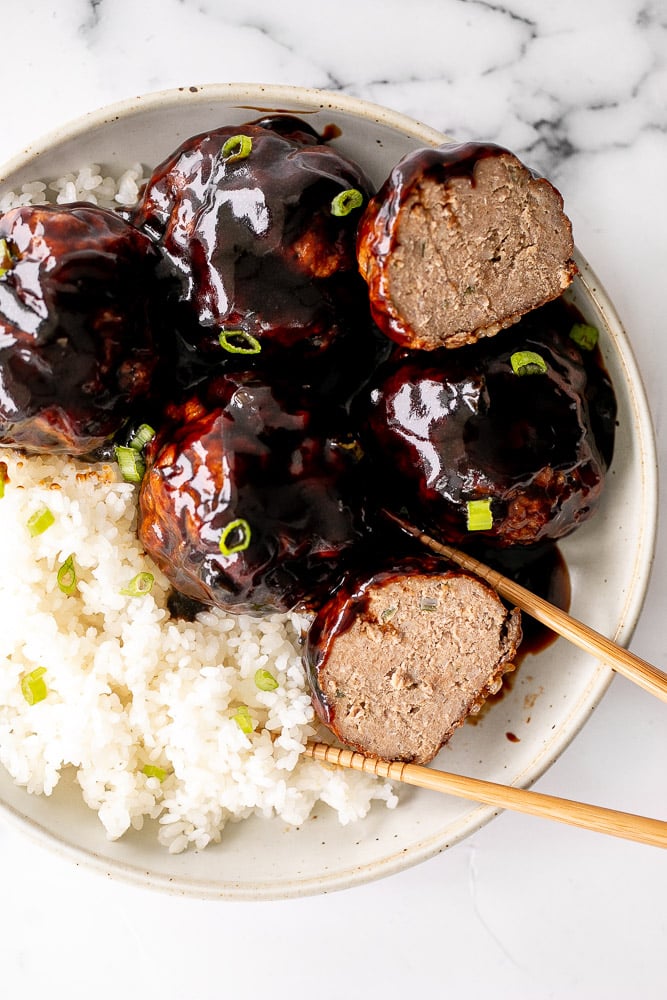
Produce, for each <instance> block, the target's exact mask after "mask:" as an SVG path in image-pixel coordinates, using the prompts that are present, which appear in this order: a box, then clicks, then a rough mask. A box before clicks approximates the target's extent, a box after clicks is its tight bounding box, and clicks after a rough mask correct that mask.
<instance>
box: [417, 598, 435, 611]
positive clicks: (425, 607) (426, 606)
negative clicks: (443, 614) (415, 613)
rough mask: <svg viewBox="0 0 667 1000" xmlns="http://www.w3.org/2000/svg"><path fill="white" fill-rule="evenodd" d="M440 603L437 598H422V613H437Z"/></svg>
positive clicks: (420, 607)
mask: <svg viewBox="0 0 667 1000" xmlns="http://www.w3.org/2000/svg"><path fill="white" fill-rule="evenodd" d="M437 609H438V602H437V601H436V599H435V597H422V599H421V600H420V602H419V610H420V611H437Z"/></svg>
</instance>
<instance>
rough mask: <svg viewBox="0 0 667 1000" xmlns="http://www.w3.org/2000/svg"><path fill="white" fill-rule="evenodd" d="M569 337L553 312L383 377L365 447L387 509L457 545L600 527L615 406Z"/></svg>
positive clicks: (416, 359) (417, 358)
mask: <svg viewBox="0 0 667 1000" xmlns="http://www.w3.org/2000/svg"><path fill="white" fill-rule="evenodd" d="M571 326H572V321H571V319H570V318H569V313H568V310H567V309H566V307H565V306H564V305H563V304H562V303H554V304H552V305H550V306H546V307H544V308H543V309H542V310H537V311H535V312H534V313H532V314H531V316H530V317H526V318H525V319H524V320H522V322H521V323H520V324H518V325H517V327H515V328H514V329H513V330H511V331H509V330H508V331H506V332H505V333H503V334H501V335H499V336H498V337H496V338H494V340H492V341H486V342H482V343H480V344H477V345H474V346H471V347H466V348H461V350H459V351H444V350H443V351H438V352H429V353H419V354H412V355H410V356H404V357H402V358H399V359H398V360H395V361H393V362H391V363H390V364H389V366H388V367H385V369H384V371H383V372H382V374H380V375H379V376H378V380H377V381H376V383H375V385H374V386H373V388H372V389H371V391H370V407H369V411H368V434H367V438H366V444H367V447H368V451H369V453H371V454H372V456H373V461H374V463H375V469H374V477H375V480H376V482H377V485H378V490H379V501H378V502H379V503H381V504H384V505H385V506H388V507H390V508H391V509H393V510H395V511H399V510H400V509H401V508H403V509H404V511H407V512H408V513H409V515H410V517H411V518H412V519H413V521H414V522H415V523H416V524H417V525H419V526H420V527H422V528H424V529H425V530H427V531H428V532H430V533H431V534H434V535H435V536H436V537H438V538H441V539H443V540H446V541H449V542H452V543H454V544H461V543H468V542H470V541H472V540H479V539H483V540H484V542H489V543H493V544H495V545H499V546H509V545H529V544H532V543H534V542H538V541H544V540H555V539H558V538H562V537H563V536H565V535H567V534H569V533H570V532H571V531H572V530H573V529H574V528H576V527H577V525H579V524H581V523H582V522H583V521H585V520H586V519H587V518H588V517H590V516H591V514H592V513H593V512H594V511H595V510H596V508H597V505H598V502H599V499H600V495H601V492H602V487H603V482H604V474H605V471H606V468H607V464H608V462H609V460H610V459H611V453H612V447H613V430H614V417H615V403H614V395H613V391H612V389H611V386H610V384H609V382H608V379H607V378H606V376H605V375H604V373H603V372H602V371H601V370H600V369H599V368H596V366H595V365H594V364H593V363H592V362H591V363H590V364H584V361H583V358H582V353H581V352H580V351H579V349H578V347H577V346H576V345H575V343H574V342H573V341H572V340H571V339H570V338H569V336H568V334H567V333H566V332H565V330H566V329H569V328H570V327H571Z"/></svg>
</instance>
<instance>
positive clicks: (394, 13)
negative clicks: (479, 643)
mask: <svg viewBox="0 0 667 1000" xmlns="http://www.w3.org/2000/svg"><path fill="white" fill-rule="evenodd" d="M3 13H4V14H5V18H4V22H3V46H2V50H3V51H2V94H3V101H2V127H1V128H0V162H1V161H4V160H5V159H8V158H9V157H10V156H13V155H14V154H15V153H17V152H19V151H20V149H21V148H22V147H23V146H24V145H25V144H26V143H28V142H29V141H30V140H32V139H34V138H36V137H39V136H40V135H41V134H42V133H44V132H46V131H49V130H50V129H52V128H53V127H54V126H56V125H58V124H61V123H63V122H65V121H67V120H69V119H71V118H74V117H75V116H77V115H79V114H80V113H82V112H84V111H88V110H92V109H94V108H96V107H99V106H101V105H104V104H107V103H109V102H112V101H116V100H119V99H122V98H124V97H128V96H132V95H135V94H138V93H143V92H147V91H153V90H160V89H163V88H169V87H174V86H182V85H189V84H193V83H206V82H224V81H228V80H229V81H238V82H241V81H264V82H274V83H288V84H298V85H305V86H309V87H321V88H327V89H330V90H334V91H340V92H343V93H346V94H350V95H354V96H358V97H362V98H365V99H368V100H371V101H375V102H377V103H380V104H385V105H388V106H389V107H391V108H394V109H396V110H398V111H401V112H404V113H406V114H408V115H411V116H413V117H415V118H418V119H420V120H421V121H423V122H425V123H427V124H429V125H432V126H434V127H436V128H438V129H441V130H443V131H445V132H447V133H449V134H451V135H452V136H454V137H456V138H460V139H465V138H485V139H489V140H495V141H498V142H500V143H502V144H504V145H506V146H509V147H510V148H512V149H513V150H515V151H516V152H517V153H518V154H519V155H520V156H521V157H523V158H524V159H526V160H527V161H528V162H530V164H531V165H532V166H534V167H535V168H537V170H539V171H540V172H542V173H544V174H546V175H548V176H549V177H550V179H552V180H553V181H554V183H555V184H556V185H557V186H558V187H559V189H560V190H561V192H562V193H563V195H564V198H565V203H566V206H567V209H568V212H569V214H570V216H571V218H572V221H573V226H574V231H575V238H576V242H577V245H578V247H579V249H580V250H581V251H582V252H583V254H584V256H585V257H587V258H588V259H589V260H590V261H591V262H592V264H593V266H594V268H595V270H596V272H597V273H598V276H599V277H600V279H601V280H602V282H603V284H604V285H605V286H606V288H607V289H608V291H609V292H610V294H611V296H612V298H613V299H614V302H615V305H616V308H617V310H618V312H619V314H620V316H621V318H622V320H623V322H624V324H625V326H626V329H627V331H628V333H629V336H630V339H631V342H632V346H633V349H634V352H635V355H636V358H637V361H638V364H639V367H640V369H641V371H642V373H643V377H644V380H645V386H646V390H647V394H648V398H649V403H650V406H651V409H652V414H653V418H654V423H655V428H656V433H657V441H658V450H659V460H660V461H661V462H662V457H663V456H662V453H661V451H662V433H663V430H664V422H665V399H666V398H667V337H666V336H665V323H666V321H665V314H664V305H663V301H662V290H663V284H664V281H665V277H664V275H665V268H666V267H667V237H666V235H665V234H666V233H667V196H666V194H665V192H666V190H667V185H666V184H665V178H666V177H667V100H666V97H667V12H666V10H665V6H664V3H663V2H661V0H588V2H587V3H581V2H575V0H560V2H559V3H558V4H548V5H547V4H537V3H534V2H530V0H504V2H501V0H411V2H410V3H407V2H404V0H384V2H383V3H381V4H380V3H378V2H373V0H371V2H369V3H367V4H360V3H359V2H358V0H337V2H336V3H335V4H333V3H328V2H326V0H325V2H323V3H320V4H315V3H312V2H306V0H282V2H281V3H268V2H265V0H245V2H244V3H243V4H232V3H230V2H228V0H143V2H136V0H59V2H58V3H57V4H56V3H49V2H46V0H44V2H41V0H24V2H23V3H22V4H20V5H12V8H11V14H9V12H8V11H3ZM664 469H665V466H664V465H663V466H662V472H661V488H663V489H664V485H665V484H664V482H663V481H662V480H663V476H664ZM666 584H667V538H666V537H665V530H664V525H661V526H660V528H659V532H658V541H657V550H656V557H655V564H654V570H653V575H652V580H651V584H650V588H649V592H648V596H647V599H646V602H645V606H644V609H643V612H642V615H641V618H640V621H639V625H638V627H637V629H636V632H635V635H634V638H633V640H632V644H631V645H632V648H633V649H634V651H635V652H637V653H638V654H639V655H640V656H642V657H644V658H645V659H647V660H649V661H651V662H654V663H657V664H661V665H663V666H664V665H665V664H667V639H666V638H665V632H664V631H663V626H664V608H663V600H664V598H663V593H664V590H665V585H666ZM0 613H1V612H0ZM666 761H667V706H665V705H664V704H661V703H659V702H658V701H657V700H656V699H653V698H651V697H650V696H649V695H647V694H644V693H643V692H642V691H640V690H639V689H638V688H636V687H635V686H633V685H632V684H630V683H629V682H627V681H625V680H623V679H622V678H616V679H615V680H614V682H613V684H612V686H611V688H610V690H609V691H608V693H607V694H606V695H605V697H604V699H603V700H602V702H601V704H600V706H599V707H598V709H597V710H596V711H595V713H594V714H593V717H592V718H591V720H590V722H589V723H588V724H587V725H586V726H585V728H584V729H583V731H582V732H581V733H580V734H579V736H578V737H577V738H576V739H575V740H574V742H573V743H572V745H571V746H570V747H569V749H568V750H567V751H566V752H565V753H564V754H563V755H562V757H561V758H560V759H559V760H558V761H557V762H556V764H555V765H554V766H553V767H551V768H550V769H549V771H548V772H547V774H546V775H545V776H544V777H543V778H542V779H541V780H540V781H539V782H538V784H537V786H536V787H537V788H538V789H540V790H542V791H547V792H550V793H553V794H556V795H562V796H565V797H569V798H578V799H582V800H584V801H593V802H597V803H600V804H605V805H608V806H612V807H615V808H619V809H626V810H628V811H634V812H638V813H644V814H646V815H654V816H662V817H667V792H666V779H665V770H666V769H665V762H666ZM0 884H1V885H2V893H1V894H0V956H2V962H1V972H0V981H1V982H2V988H3V994H5V995H7V996H14V997H20V998H32V997H35V998H36V997H42V996H44V995H49V996H50V997H63V998H64V997H67V998H68V1000H76V998H79V997H81V998H83V997H89V996H91V995H93V996H95V997H96V998H97V1000H107V998H116V997H120V996H129V997H139V996H155V995H158V993H159V995H161V996H162V997H163V998H164V1000H172V998H174V1000H175V998H177V997H178V998H180V997H182V996H189V997H193V998H195V1000H200V998H208V997H214V996H219V995H221V994H223V993H224V994H225V995H231V996H236V997H238V996H242V995H244V994H247V993H248V992H250V991H252V992H255V991H256V990H257V989H261V990H262V991H264V990H266V991H267V992H268V993H270V995H271V996H272V997H274V998H276V1000H278V998H282V997H287V996H288V995H290V994H291V992H292V990H293V988H294V987H296V988H297V989H299V988H302V989H310V990H313V991H314V992H315V993H316V995H317V996H318V997H320V998H322V1000H325V998H327V1000H328V998H333V997H338V996H340V995H341V994H342V993H346V994H348V995H349V996H351V997H353V998H355V997H361V996H370V997H373V996H382V997H383V998H384V1000H391V998H394V997H396V998H398V997H402V996H404V995H405V994H406V993H408V992H413V991H415V990H420V989H422V988H423V987H430V988H431V989H433V990H439V991H441V992H442V993H443V994H444V993H445V992H446V993H447V994H450V993H451V994H452V995H453V994H456V995H457V996H459V997H473V998H475V997H482V996H487V995H489V993H492V995H493V996H494V997H496V998H505V997H507V998H512V1000H518V998H521V997H526V998H530V1000H547V998H560V997H563V998H568V1000H573V998H586V1000H591V998H596V997H604V998H605V1000H612V998H615V997H619V998H620V997H625V996H626V995H631V996H641V997H643V998H646V1000H650V998H654V997H655V998H658V997H662V996H664V980H665V974H664V948H665V934H666V932H667V864H666V861H665V855H664V854H662V853H661V852H660V851H659V850H658V849H656V848H650V847H644V846H639V845H636V844H631V843H628V842H625V841H620V840H615V839H612V838H608V837H603V836H601V835H596V834H591V833H585V832H582V831H578V830H575V829H572V828H569V827H564V826H558V825H556V824H551V823H548V822H546V821H542V820H537V819H530V818H527V817H520V816H517V815H511V814H509V813H506V814H503V815H502V816H500V817H499V818H497V819H496V820H494V821H493V822H492V823H490V824H489V825H487V826H486V827H485V828H483V829H482V830H480V831H479V832H478V833H476V834H474V835H473V836H471V837H469V838H468V839H467V840H465V841H464V842H463V843H461V844H460V845H458V846H457V847H455V848H453V849H451V850H449V851H446V852H445V853H443V854H441V855H439V856H438V857H436V858H434V859H433V860H431V861H429V862H426V863H424V864H422V865H420V866H418V867H416V868H413V869H410V870H408V871H405V872H403V873H401V874H399V875H395V876H393V877H391V878H388V879H385V880H383V881H380V882H376V883H373V884H370V885H365V886H361V887H359V888H355V889H350V890H346V891H343V892H338V893H335V894H333V895H329V896H319V897H312V898H305V899H294V900H288V901H283V902H275V903H267V902H262V903H224V902H203V901H197V900H191V899H181V898H172V897H164V896H161V895H157V894H153V893H152V892H150V891H147V890H142V889H139V888H135V887H132V886H127V885H125V884H122V883H119V882H113V881H110V880H107V879H105V878H104V877H103V876H100V875H99V874H95V873H91V872H88V871H87V870H84V869H81V868H79V867H77V866H75V865H74V864H72V863H71V862H69V861H64V860H62V859H61V858H59V857H57V856H55V855H53V854H52V853H50V852H49V851H47V850H45V849H44V848H43V847H39V846H36V845H35V844H33V843H32V842H31V841H30V840H28V839H27V838H26V837H25V836H24V835H23V834H21V833H19V832H17V831H16V830H15V829H14V828H13V827H12V826H10V825H9V824H8V823H7V821H6V819H5V818H4V817H2V816H0Z"/></svg>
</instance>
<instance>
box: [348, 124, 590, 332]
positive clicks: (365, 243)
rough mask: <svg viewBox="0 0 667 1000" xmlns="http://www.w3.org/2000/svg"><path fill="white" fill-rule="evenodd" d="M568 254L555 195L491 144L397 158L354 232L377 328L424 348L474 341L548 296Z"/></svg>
mask: <svg viewBox="0 0 667 1000" xmlns="http://www.w3.org/2000/svg"><path fill="white" fill-rule="evenodd" d="M573 251H574V244H573V242H572V226H571V225H570V220H569V219H568V218H567V216H566V215H565V213H564V211H563V199H562V198H561V196H560V194H559V192H558V191H557V190H556V189H555V188H554V187H553V186H552V185H551V184H550V183H549V181H547V180H545V179H544V178H541V177H540V178H538V177H535V176H534V175H533V174H532V173H531V171H530V170H528V168H527V167H525V166H524V165H523V163H521V162H520V160H518V159H517V157H516V156H514V155H513V154H512V153H510V152H509V150H507V149H503V148H502V147H500V146H495V145H491V144H489V143H474V142H469V143H462V144H457V143H448V144H447V145H445V146H441V147H439V148H438V149H421V150H417V151H415V152H414V153H411V154H409V155H408V156H405V157H404V158H403V159H402V160H401V161H400V163H398V164H397V165H396V166H395V167H394V169H393V170H392V172H391V174H390V176H389V177H388V179H387V180H386V182H385V184H384V185H383V187H382V188H381V190H380V191H379V192H378V193H377V194H376V195H375V196H374V197H373V198H372V199H371V202H370V204H369V206H368V208H367V210H366V211H365V213H364V217H363V220H362V222H361V225H360V230H359V264H360V268H361V272H362V274H363V275H364V277H365V279H366V281H367V282H368V286H369V294H370V302H371V309H372V312H373V317H374V319H375V321H376V322H377V324H378V325H379V326H380V328H381V329H382V330H383V331H384V332H385V333H386V334H387V336H388V337H391V338H392V339H393V340H396V341H397V342H398V343H399V344H403V345H405V346H406V347H411V348H419V349H422V350H433V349H434V348H436V347H461V346H462V345H463V344H472V343H474V342H475V341H476V340H478V339H479V338H480V337H490V336H492V335H493V334H494V333H497V332H498V330H501V329H503V328H504V327H507V326H511V325H512V324H513V323H516V321H517V320H518V319H520V318H521V316H523V315H524V314H525V313H527V312H529V311H530V310H531V309H535V308H536V307H537V306H540V305H544V303H545V302H550V301H551V300H552V299H555V298H556V297H557V296H559V295H560V294H561V293H562V292H563V291H564V290H565V289H566V288H567V287H568V286H569V284H570V283H571V281H572V279H573V277H574V275H575V274H576V265H575V263H574V261H573V260H572V253H573Z"/></svg>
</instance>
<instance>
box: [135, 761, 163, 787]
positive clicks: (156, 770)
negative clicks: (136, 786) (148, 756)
mask: <svg viewBox="0 0 667 1000" xmlns="http://www.w3.org/2000/svg"><path fill="white" fill-rule="evenodd" d="M141 773H142V774H145V775H146V777H147V778H157V780H158V781H159V782H160V783H161V782H163V781H164V779H165V778H166V777H167V772H166V771H165V770H164V768H163V767H158V766H157V765H156V764H145V765H144V767H142V769H141Z"/></svg>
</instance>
